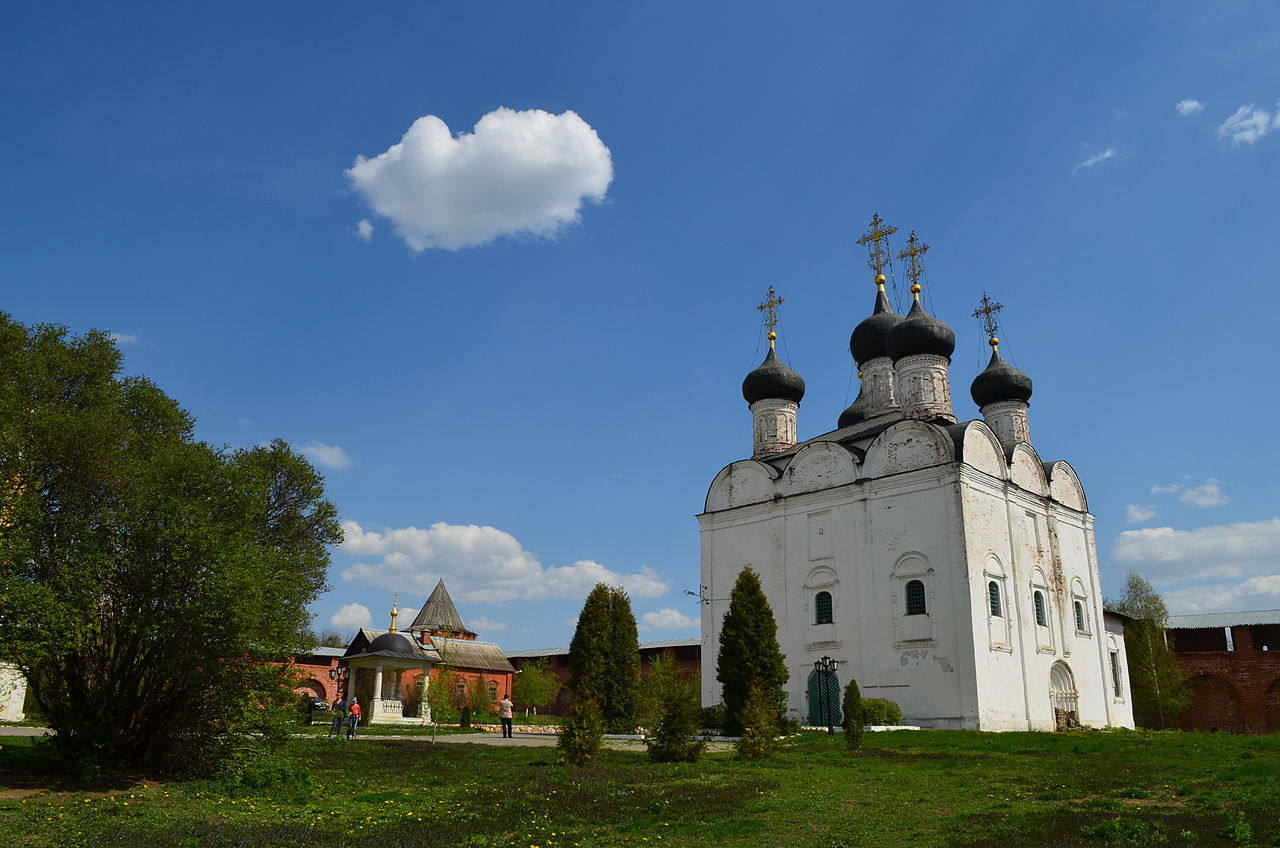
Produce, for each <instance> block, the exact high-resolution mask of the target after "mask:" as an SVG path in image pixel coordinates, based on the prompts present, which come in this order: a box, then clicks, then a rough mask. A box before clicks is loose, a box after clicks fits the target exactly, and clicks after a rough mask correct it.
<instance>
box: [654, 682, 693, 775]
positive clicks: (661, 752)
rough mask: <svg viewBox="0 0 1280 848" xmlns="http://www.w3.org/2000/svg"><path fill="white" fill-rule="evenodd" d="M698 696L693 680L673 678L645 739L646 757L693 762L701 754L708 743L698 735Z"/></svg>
mask: <svg viewBox="0 0 1280 848" xmlns="http://www.w3.org/2000/svg"><path fill="white" fill-rule="evenodd" d="M697 699H698V690H697V684H696V682H695V681H694V680H676V681H673V682H672V684H671V685H670V686H668V687H667V689H666V690H665V691H664V692H663V693H662V694H661V703H660V704H659V715H658V726H657V729H656V731H655V733H654V734H653V736H652V737H650V738H647V739H645V745H646V746H647V747H648V749H649V759H651V760H653V761H654V762H655V763H692V762H697V760H698V757H700V756H702V752H703V751H704V750H706V747H707V743H705V742H703V741H702V740H701V739H698V738H697V734H698V731H699V730H700V729H701V728H699V727H698V718H699V713H700V711H699V709H698V700H697Z"/></svg>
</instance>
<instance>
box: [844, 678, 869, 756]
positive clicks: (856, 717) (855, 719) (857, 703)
mask: <svg viewBox="0 0 1280 848" xmlns="http://www.w3.org/2000/svg"><path fill="white" fill-rule="evenodd" d="M862 703H863V702H862V692H861V691H860V690H859V689H858V681H856V680H850V681H849V685H848V686H846V687H844V703H842V704H841V705H840V706H841V708H842V709H843V711H844V720H843V721H841V723H840V726H841V727H843V728H844V743H845V746H846V747H848V749H849V750H850V751H856V750H858V749H859V748H861V747H862V726H863V724H864V723H865V721H864V717H863V710H862Z"/></svg>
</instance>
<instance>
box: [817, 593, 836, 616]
mask: <svg viewBox="0 0 1280 848" xmlns="http://www.w3.org/2000/svg"><path fill="white" fill-rule="evenodd" d="M833 620H834V619H833V618H832V615H831V593H830V592H819V593H818V594H817V595H815V596H814V599H813V623H814V624H830V623H831V622H832V621H833Z"/></svg>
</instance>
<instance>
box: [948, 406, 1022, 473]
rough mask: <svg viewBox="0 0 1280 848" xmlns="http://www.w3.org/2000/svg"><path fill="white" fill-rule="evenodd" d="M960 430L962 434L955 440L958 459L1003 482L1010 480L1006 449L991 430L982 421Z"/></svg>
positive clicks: (972, 422)
mask: <svg viewBox="0 0 1280 848" xmlns="http://www.w3.org/2000/svg"><path fill="white" fill-rule="evenodd" d="M958 429H959V430H960V431H961V432H960V433H958V434H957V438H956V439H955V442H956V447H957V449H958V456H957V458H958V459H959V460H960V461H961V462H963V463H964V464H965V465H968V466H970V467H971V468H976V469H977V470H978V471H981V472H983V473H984V474H990V475H991V476H992V477H996V478H998V479H1001V480H1005V479H1008V477H1009V468H1008V465H1006V463H1005V461H1004V448H1003V447H1002V446H1001V445H1000V439H998V438H997V437H996V434H995V433H993V432H991V428H990V427H988V426H987V425H986V424H985V423H983V422H982V421H969V422H966V423H964V424H960V425H958Z"/></svg>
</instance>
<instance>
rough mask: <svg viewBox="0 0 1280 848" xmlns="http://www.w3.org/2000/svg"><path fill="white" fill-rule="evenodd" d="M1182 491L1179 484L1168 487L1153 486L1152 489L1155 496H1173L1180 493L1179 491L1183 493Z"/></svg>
mask: <svg viewBox="0 0 1280 848" xmlns="http://www.w3.org/2000/svg"><path fill="white" fill-rule="evenodd" d="M1181 490H1182V487H1181V486H1179V485H1178V484H1177V483H1170V484H1169V485H1167V486H1152V487H1151V494H1153V495H1172V494H1173V493H1174V492H1179V491H1181Z"/></svg>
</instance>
